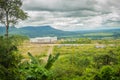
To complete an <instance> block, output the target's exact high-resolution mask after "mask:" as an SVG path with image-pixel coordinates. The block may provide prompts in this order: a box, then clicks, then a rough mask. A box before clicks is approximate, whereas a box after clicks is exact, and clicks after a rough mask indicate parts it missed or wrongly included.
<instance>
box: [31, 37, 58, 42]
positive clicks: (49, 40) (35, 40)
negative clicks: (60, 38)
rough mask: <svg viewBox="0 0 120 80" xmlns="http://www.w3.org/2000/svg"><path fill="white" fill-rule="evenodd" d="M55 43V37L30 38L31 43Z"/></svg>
mask: <svg viewBox="0 0 120 80" xmlns="http://www.w3.org/2000/svg"><path fill="white" fill-rule="evenodd" d="M56 41H57V37H36V38H31V39H30V42H31V43H55V42H56Z"/></svg>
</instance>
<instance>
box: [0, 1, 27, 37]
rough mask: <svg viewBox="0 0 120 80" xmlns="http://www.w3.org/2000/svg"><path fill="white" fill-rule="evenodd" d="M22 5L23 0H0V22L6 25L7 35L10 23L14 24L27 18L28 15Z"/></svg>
mask: <svg viewBox="0 0 120 80" xmlns="http://www.w3.org/2000/svg"><path fill="white" fill-rule="evenodd" d="M21 6H22V1H21V0H0V22H1V23H2V24H4V25H5V27H6V36H7V37H8V32H9V31H8V30H9V26H10V25H11V26H13V25H15V24H16V23H18V21H19V20H25V19H26V18H27V17H28V16H27V13H25V12H24V11H23V10H22V9H21Z"/></svg>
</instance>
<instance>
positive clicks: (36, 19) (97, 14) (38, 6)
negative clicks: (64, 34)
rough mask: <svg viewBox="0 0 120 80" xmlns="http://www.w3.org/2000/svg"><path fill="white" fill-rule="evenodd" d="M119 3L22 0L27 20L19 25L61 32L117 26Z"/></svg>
mask: <svg viewBox="0 0 120 80" xmlns="http://www.w3.org/2000/svg"><path fill="white" fill-rule="evenodd" d="M119 3H120V0H23V9H24V10H26V11H27V12H28V14H29V16H30V18H29V19H28V20H27V21H25V22H23V25H51V26H53V27H55V28H58V29H62V30H75V29H84V28H98V27H101V26H118V25H120V5H119Z"/></svg>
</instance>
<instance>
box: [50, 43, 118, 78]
mask: <svg viewBox="0 0 120 80" xmlns="http://www.w3.org/2000/svg"><path fill="white" fill-rule="evenodd" d="M117 42H118V41H117ZM55 53H60V54H61V56H60V58H59V59H58V60H57V61H56V62H55V64H54V65H53V67H52V71H53V73H54V75H53V78H54V79H55V80H119V79H120V77H119V75H120V68H119V66H120V46H119V44H117V45H112V46H111V45H106V47H105V48H96V47H95V45H93V44H92V45H60V46H55V47H54V54H55ZM107 74H108V76H107Z"/></svg>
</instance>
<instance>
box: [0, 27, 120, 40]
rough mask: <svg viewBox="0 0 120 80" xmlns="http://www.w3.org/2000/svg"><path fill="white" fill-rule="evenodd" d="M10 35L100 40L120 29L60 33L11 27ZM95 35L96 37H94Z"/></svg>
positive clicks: (57, 31) (2, 32)
mask: <svg viewBox="0 0 120 80" xmlns="http://www.w3.org/2000/svg"><path fill="white" fill-rule="evenodd" d="M4 33H5V27H0V35H4ZM9 33H10V34H20V35H25V36H28V37H30V38H34V37H44V36H57V37H59V38H67V37H74V38H80V37H87V38H101V37H114V36H116V35H117V36H119V35H120V28H118V29H100V30H81V31H62V30H58V29H55V28H52V27H51V26H36V27H34V26H26V27H21V28H15V27H11V28H10V29H9ZM96 34H97V35H96Z"/></svg>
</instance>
